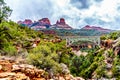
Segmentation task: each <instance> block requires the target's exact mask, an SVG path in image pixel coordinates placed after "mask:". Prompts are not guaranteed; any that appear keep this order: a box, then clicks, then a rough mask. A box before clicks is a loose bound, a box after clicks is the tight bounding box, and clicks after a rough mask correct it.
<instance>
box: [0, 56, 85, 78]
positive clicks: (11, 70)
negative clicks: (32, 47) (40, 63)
mask: <svg viewBox="0 0 120 80" xmlns="http://www.w3.org/2000/svg"><path fill="white" fill-rule="evenodd" d="M62 65H63V67H64V70H63V72H66V71H67V72H68V74H63V75H56V76H53V77H52V78H49V74H48V75H46V74H45V71H44V70H42V69H37V68H36V67H34V66H33V65H29V64H22V63H18V62H16V60H13V59H12V58H9V59H8V58H4V59H3V58H0V80H84V79H83V78H81V77H73V76H72V75H71V74H69V71H68V69H67V68H66V66H65V65H64V64H62Z"/></svg>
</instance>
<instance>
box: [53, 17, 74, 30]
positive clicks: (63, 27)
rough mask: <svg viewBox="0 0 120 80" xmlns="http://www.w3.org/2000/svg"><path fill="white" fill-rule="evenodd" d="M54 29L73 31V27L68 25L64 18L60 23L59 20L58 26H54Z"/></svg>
mask: <svg viewBox="0 0 120 80" xmlns="http://www.w3.org/2000/svg"><path fill="white" fill-rule="evenodd" d="M52 28H54V29H66V30H70V29H72V27H71V26H69V25H68V24H66V22H65V19H64V18H60V21H58V20H57V22H56V24H54V25H53V26H52Z"/></svg>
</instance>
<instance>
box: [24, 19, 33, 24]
mask: <svg viewBox="0 0 120 80" xmlns="http://www.w3.org/2000/svg"><path fill="white" fill-rule="evenodd" d="M23 23H24V24H32V21H31V20H30V19H25V21H23Z"/></svg>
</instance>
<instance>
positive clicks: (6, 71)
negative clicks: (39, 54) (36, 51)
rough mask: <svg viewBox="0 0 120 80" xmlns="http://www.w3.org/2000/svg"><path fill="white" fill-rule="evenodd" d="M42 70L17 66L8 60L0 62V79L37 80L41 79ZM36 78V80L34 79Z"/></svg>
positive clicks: (28, 66) (29, 66) (22, 65)
mask: <svg viewBox="0 0 120 80" xmlns="http://www.w3.org/2000/svg"><path fill="white" fill-rule="evenodd" d="M44 72H45V71H44V70H42V69H37V68H36V67H34V66H32V65H29V64H18V63H15V62H14V61H13V62H10V61H9V60H0V79H5V80H13V79H14V80H18V79H19V80H23V79H24V80H31V79H32V80H38V79H41V78H42V79H43V80H45V79H44V78H43V77H41V76H43V75H44ZM34 78H37V79H34Z"/></svg>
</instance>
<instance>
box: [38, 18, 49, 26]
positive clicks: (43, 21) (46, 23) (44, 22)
mask: <svg viewBox="0 0 120 80" xmlns="http://www.w3.org/2000/svg"><path fill="white" fill-rule="evenodd" d="M39 22H40V23H41V24H42V25H51V23H50V20H49V19H48V18H42V19H40V20H39Z"/></svg>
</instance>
